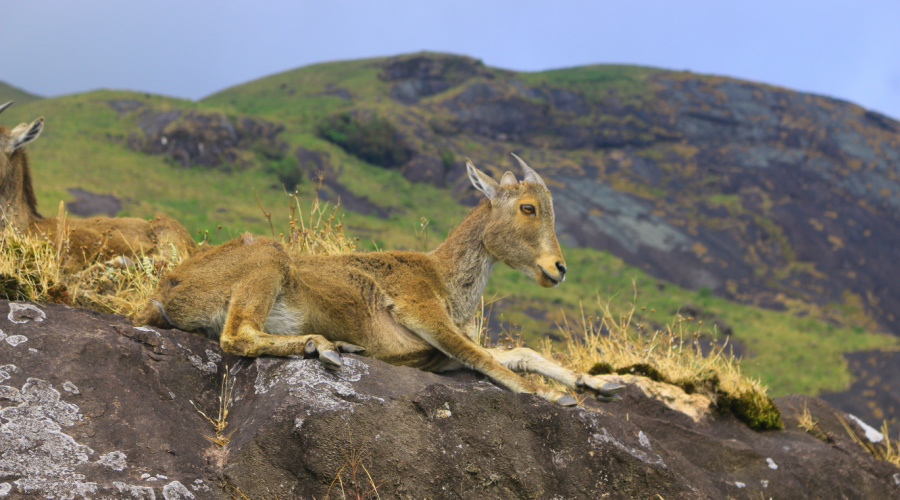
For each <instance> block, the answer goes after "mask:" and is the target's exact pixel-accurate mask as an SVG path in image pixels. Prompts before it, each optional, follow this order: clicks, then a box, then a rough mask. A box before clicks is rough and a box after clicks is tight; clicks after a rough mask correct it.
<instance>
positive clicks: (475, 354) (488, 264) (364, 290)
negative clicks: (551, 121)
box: [135, 155, 622, 405]
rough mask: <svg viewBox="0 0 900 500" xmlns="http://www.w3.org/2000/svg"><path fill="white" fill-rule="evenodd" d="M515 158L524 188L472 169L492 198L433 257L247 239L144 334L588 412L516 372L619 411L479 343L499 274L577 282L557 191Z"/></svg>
mask: <svg viewBox="0 0 900 500" xmlns="http://www.w3.org/2000/svg"><path fill="white" fill-rule="evenodd" d="M514 156H515V155H514ZM515 158H516V160H517V161H518V163H519V165H520V166H521V168H522V169H523V171H524V179H523V180H522V181H518V180H517V179H516V177H515V176H514V175H513V174H512V172H506V173H505V174H503V177H502V178H501V179H500V182H497V181H495V180H494V179H492V178H491V177H490V176H488V175H487V174H485V173H484V172H481V171H480V170H478V169H477V168H475V166H474V165H473V164H472V162H471V161H468V160H467V163H466V167H467V169H468V173H469V178H470V180H471V181H472V184H473V185H474V186H475V187H476V188H477V189H478V190H479V191H481V192H482V193H483V194H484V195H485V197H486V198H485V199H484V200H482V201H481V203H480V204H479V205H478V206H477V207H475V208H474V209H473V210H472V211H471V212H470V213H469V215H468V216H467V217H466V218H465V219H464V220H463V221H462V222H461V223H460V224H459V227H457V228H456V229H455V230H454V231H453V233H452V234H451V235H450V237H449V238H447V240H446V241H444V242H443V243H442V244H441V245H440V246H439V247H438V248H436V249H435V250H434V251H432V252H429V253H422V252H402V251H394V252H372V253H348V254H341V255H327V256H326V255H302V254H297V253H293V252H289V251H287V250H286V249H285V248H284V247H282V246H281V245H280V244H279V243H277V242H275V241H272V240H270V239H266V238H255V237H253V236H251V235H249V234H245V235H243V236H241V237H239V238H237V239H234V240H232V241H230V242H228V243H225V244H224V245H221V246H219V247H216V248H211V249H208V250H205V251H202V252H200V253H198V254H197V255H195V256H193V257H191V258H190V259H188V260H186V261H184V262H183V263H182V264H180V265H179V266H178V267H176V268H175V269H173V270H172V271H171V272H170V273H169V274H168V275H166V277H165V278H164V279H163V280H162V282H161V283H160V285H159V288H158V289H157V291H156V292H155V294H154V295H153V296H152V297H151V298H150V300H149V301H148V302H147V304H146V305H145V306H144V308H143V309H142V311H141V312H140V313H139V314H138V316H137V317H136V318H135V320H136V323H138V324H145V325H152V326H157V327H162V328H168V327H177V328H179V329H182V330H187V331H194V332H202V333H205V334H207V335H210V336H213V337H218V339H219V341H220V343H221V345H222V349H224V350H225V351H226V352H229V353H233V354H238V355H243V356H261V355H274V356H287V355H291V354H305V355H318V358H319V359H320V360H321V361H322V362H323V363H325V365H326V366H328V367H331V368H340V366H341V358H340V354H338V353H339V352H363V351H364V353H365V354H366V355H367V356H371V357H374V358H378V359H381V360H383V361H386V362H388V363H392V364H397V365H405V366H412V367H416V368H419V369H422V370H427V371H435V372H439V371H445V370H453V369H458V368H469V369H472V370H476V371H478V372H481V373H483V374H485V375H487V376H488V377H490V378H491V379H493V380H494V381H496V382H497V383H499V384H501V385H503V386H505V387H507V388H508V389H510V390H512V391H515V392H520V393H530V394H538V395H540V396H542V397H544V398H546V399H548V400H550V401H553V402H555V403H558V404H560V405H574V404H575V403H576V401H575V400H574V399H573V398H572V397H570V396H568V395H566V394H564V393H562V392H560V391H557V390H554V389H551V388H549V387H545V386H540V385H537V384H534V383H532V382H530V381H528V380H526V379H524V378H522V377H521V376H519V375H517V374H516V373H515V372H526V373H538V374H541V375H543V376H545V377H549V378H551V379H554V380H557V381H559V382H561V383H563V384H564V385H566V386H567V387H569V388H572V389H575V390H579V391H582V390H586V391H589V392H591V393H593V395H594V396H595V397H597V398H598V399H599V400H602V401H613V400H617V399H619V396H618V395H617V394H616V393H617V392H618V391H619V390H620V389H622V386H621V385H618V384H613V383H609V382H606V381H604V380H603V378H601V377H595V376H590V375H587V374H585V373H578V372H574V371H572V370H569V369H566V368H564V367H562V366H560V365H558V364H556V363H554V362H552V361H550V360H547V359H546V358H544V357H542V356H540V355H539V354H538V353H536V352H534V351H532V350H531V349H527V348H518V349H512V350H506V349H502V348H493V349H488V348H484V347H482V346H480V345H478V344H477V343H475V342H474V341H473V338H474V337H475V327H474V321H473V318H474V316H475V313H476V311H477V309H478V307H479V306H480V303H481V297H482V294H483V293H484V289H485V286H486V285H487V282H488V278H489V277H490V275H491V271H492V270H493V268H494V265H495V264H496V263H497V262H503V263H505V264H507V265H509V266H511V267H513V268H515V269H518V270H519V271H521V272H523V273H525V274H526V275H527V276H530V277H531V278H532V279H533V280H534V281H536V282H537V283H538V284H540V285H541V286H544V287H555V286H557V285H559V284H560V283H562V282H563V281H564V280H565V277H566V271H567V268H566V265H565V260H564V259H563V256H562V252H561V251H560V248H559V242H558V241H557V238H556V233H555V230H554V213H553V202H552V199H551V197H550V191H549V190H548V189H547V186H546V184H544V181H543V180H542V179H541V178H540V176H538V174H537V173H536V172H535V171H534V170H532V169H531V168H529V167H528V165H526V164H525V162H524V161H522V160H521V159H520V158H518V157H515Z"/></svg>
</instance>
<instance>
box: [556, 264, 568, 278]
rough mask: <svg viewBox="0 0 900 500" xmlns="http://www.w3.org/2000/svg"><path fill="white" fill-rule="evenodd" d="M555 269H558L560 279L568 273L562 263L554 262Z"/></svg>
mask: <svg viewBox="0 0 900 500" xmlns="http://www.w3.org/2000/svg"><path fill="white" fill-rule="evenodd" d="M556 269H559V274H560V276H562V277H565V276H566V271H568V269H566V265H565V264H563V263H562V262H559V261H556Z"/></svg>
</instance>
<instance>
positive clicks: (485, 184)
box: [466, 158, 500, 200]
mask: <svg viewBox="0 0 900 500" xmlns="http://www.w3.org/2000/svg"><path fill="white" fill-rule="evenodd" d="M466 171H468V172H469V180H470V181H472V185H473V186H475V189H477V190H479V191H481V192H482V193H484V195H485V196H487V197H488V199H489V200H492V199H494V196H496V195H497V190H498V189H500V184H497V181H495V180H494V179H492V178H491V176H489V175H488V174H486V173H484V172H482V171H481V170H478V169H477V168H475V165H474V164H473V163H472V160H470V159H468V158H466Z"/></svg>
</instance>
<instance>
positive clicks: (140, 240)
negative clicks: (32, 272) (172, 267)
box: [0, 101, 197, 271]
mask: <svg viewBox="0 0 900 500" xmlns="http://www.w3.org/2000/svg"><path fill="white" fill-rule="evenodd" d="M10 105H12V101H10V102H7V103H6V104H4V105H2V106H0V113H2V112H3V110H5V109H6V108H8V107H9V106H10ZM43 129H44V117H40V118H38V119H37V120H34V121H33V122H31V123H22V124H20V125H17V126H16V127H13V129H12V130H10V129H7V128H6V127H3V126H0V215H2V222H0V226H2V227H5V226H6V225H8V224H11V225H13V226H15V227H16V228H17V229H18V230H20V231H23V232H25V233H28V234H31V235H39V236H43V237H45V238H48V239H49V240H50V241H52V242H54V243H56V244H58V245H59V248H60V249H61V250H62V252H64V255H62V256H61V257H62V258H61V262H62V265H63V267H64V268H65V269H66V270H68V271H77V270H80V269H82V268H84V267H85V266H87V265H88V264H90V263H92V262H96V261H98V259H99V260H105V259H110V258H114V257H124V258H128V259H130V258H134V257H137V256H140V255H147V256H150V257H158V258H160V259H163V260H168V259H169V258H170V257H171V254H172V249H174V251H175V253H177V254H178V255H180V256H182V257H186V256H188V255H190V254H191V253H192V252H193V251H194V250H195V249H196V248H197V245H196V243H195V242H194V240H193V238H191V235H190V233H188V231H187V230H186V229H185V228H184V227H183V226H182V225H181V224H179V223H178V222H177V221H175V220H174V219H172V218H170V217H167V216H165V215H157V216H155V217H153V219H151V220H150V221H146V220H144V219H139V218H135V217H92V218H88V219H73V218H59V217H43V216H42V215H41V214H40V213H39V212H38V210H37V198H36V197H35V195H34V186H33V184H32V180H31V168H30V166H29V164H28V153H27V152H26V150H25V146H26V145H28V144H29V143H31V142H33V141H34V140H35V139H37V138H38V137H39V136H40V134H41V131H42V130H43Z"/></svg>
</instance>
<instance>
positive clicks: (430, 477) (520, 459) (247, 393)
mask: <svg viewBox="0 0 900 500" xmlns="http://www.w3.org/2000/svg"><path fill="white" fill-rule="evenodd" d="M0 310H2V312H3V313H4V314H5V317H3V318H2V319H0V326H2V333H0V496H5V497H9V498H25V497H28V498H33V497H35V496H37V497H45V498H61V499H67V498H166V499H185V498H197V499H200V498H233V497H242V496H241V495H244V496H246V497H248V498H276V497H277V498H312V497H315V498H344V497H346V496H352V497H362V498H366V497H374V496H375V489H376V488H377V493H378V495H379V496H380V497H399V498H474V497H491V498H600V497H610V498H637V497H641V498H643V497H651V496H654V495H660V496H662V497H663V498H725V497H730V498H759V497H760V495H762V496H765V497H775V498H810V497H828V498H890V497H893V496H896V495H897V494H898V493H900V486H898V484H900V470H898V469H897V468H896V467H895V466H893V465H891V464H889V463H887V462H881V461H878V460H875V459H874V458H872V457H871V456H870V455H868V454H866V453H865V452H864V451H862V448H861V447H860V446H859V445H857V444H855V443H854V442H853V441H852V440H851V439H850V438H849V437H848V435H847V434H846V433H845V432H844V431H843V430H842V428H841V426H840V425H839V424H838V421H837V417H838V416H843V417H844V418H847V417H846V415H842V414H841V413H840V412H836V411H835V410H834V409H833V408H831V407H829V406H828V405H827V404H825V403H824V402H822V401H820V400H816V399H812V398H805V397H800V396H792V397H788V398H783V399H780V400H779V401H778V404H779V406H781V409H782V412H783V413H784V415H785V424H786V429H787V430H785V431H774V432H765V433H756V432H753V431H750V430H749V429H747V428H746V427H745V426H743V425H742V424H740V423H739V422H738V421H737V420H735V419H734V418H733V417H731V416H728V415H720V414H716V413H714V412H711V411H710V410H709V409H708V408H703V407H696V406H695V407H694V410H693V411H690V412H688V413H690V415H688V414H687V413H684V412H682V411H678V410H675V409H673V407H674V406H675V405H674V404H673V403H672V402H671V401H669V402H668V404H667V403H664V402H662V401H658V400H656V399H653V398H650V397H648V396H646V395H644V390H642V389H641V385H640V383H638V384H637V385H631V386H629V388H628V389H627V394H626V398H625V401H624V402H622V403H620V404H616V405H605V406H601V407H595V406H587V407H579V408H571V409H567V408H559V407H556V406H554V405H551V404H549V403H547V402H546V401H543V400H541V399H538V398H536V397H532V396H524V395H516V394H512V393H510V392H508V391H505V390H502V389H500V388H498V387H496V386H494V385H493V384H492V383H490V382H489V381H486V380H484V379H482V378H480V377H478V376H475V375H474V374H471V373H465V372H460V373H454V374H450V375H436V374H429V373H424V372H420V371H417V370H413V369H408V368H399V367H393V366H389V365H386V364H384V363H381V362H378V361H375V360H371V359H366V358H361V357H355V356H347V357H346V360H345V366H344V369H343V370H342V371H340V372H331V371H327V370H325V369H323V367H322V365H321V364H319V362H318V361H316V360H307V359H300V358H296V359H295V358H289V359H283V358H282V359H279V358H260V359H241V358H236V357H231V356H225V355H223V354H222V353H221V351H220V350H219V348H218V346H217V345H216V343H214V342H212V341H210V340H207V339H204V338H201V337H199V336H196V335H192V334H187V333H183V332H179V331H175V330H170V331H158V330H154V329H149V328H136V327H134V326H132V325H131V324H130V323H128V322H127V321H126V320H125V319H124V318H122V317H117V316H111V315H105V314H100V313H96V312H90V311H86V310H81V309H72V308H67V307H65V306H56V305H36V304H24V303H11V302H5V301H3V302H0ZM226 371H227V373H228V374H229V376H228V377H227V380H228V382H227V388H226V389H225V390H224V391H223V387H222V385H221V384H222V380H223V375H224V374H225V373H226ZM634 380H635V381H636V380H637V379H634ZM222 394H224V395H225V396H224V397H225V399H226V400H227V401H228V405H227V409H228V413H227V416H226V417H225V419H224V421H225V422H226V424H227V425H225V426H224V428H220V429H219V430H218V432H217V431H216V429H214V428H213V424H212V421H214V420H217V415H218V408H219V406H220V405H219V399H218V398H220V397H221V395H222ZM588 404H592V403H588ZM804 408H807V409H808V410H809V411H810V412H811V413H812V415H813V416H814V417H815V418H817V419H819V427H820V431H821V435H820V436H819V437H820V438H821V439H819V438H816V437H814V436H812V435H810V434H807V433H805V432H803V431H801V430H799V429H797V428H796V420H797V415H798V414H799V413H800V412H802V410H803V409H804ZM201 412H203V413H201ZM204 414H205V415H208V416H210V417H211V420H210V419H207V418H206V417H205V416H204ZM851 422H852V420H851ZM851 425H852V426H854V428H855V429H856V430H857V431H858V432H859V435H860V436H862V435H864V434H863V432H862V430H861V429H860V428H859V427H858V426H856V424H853V423H851Z"/></svg>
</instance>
